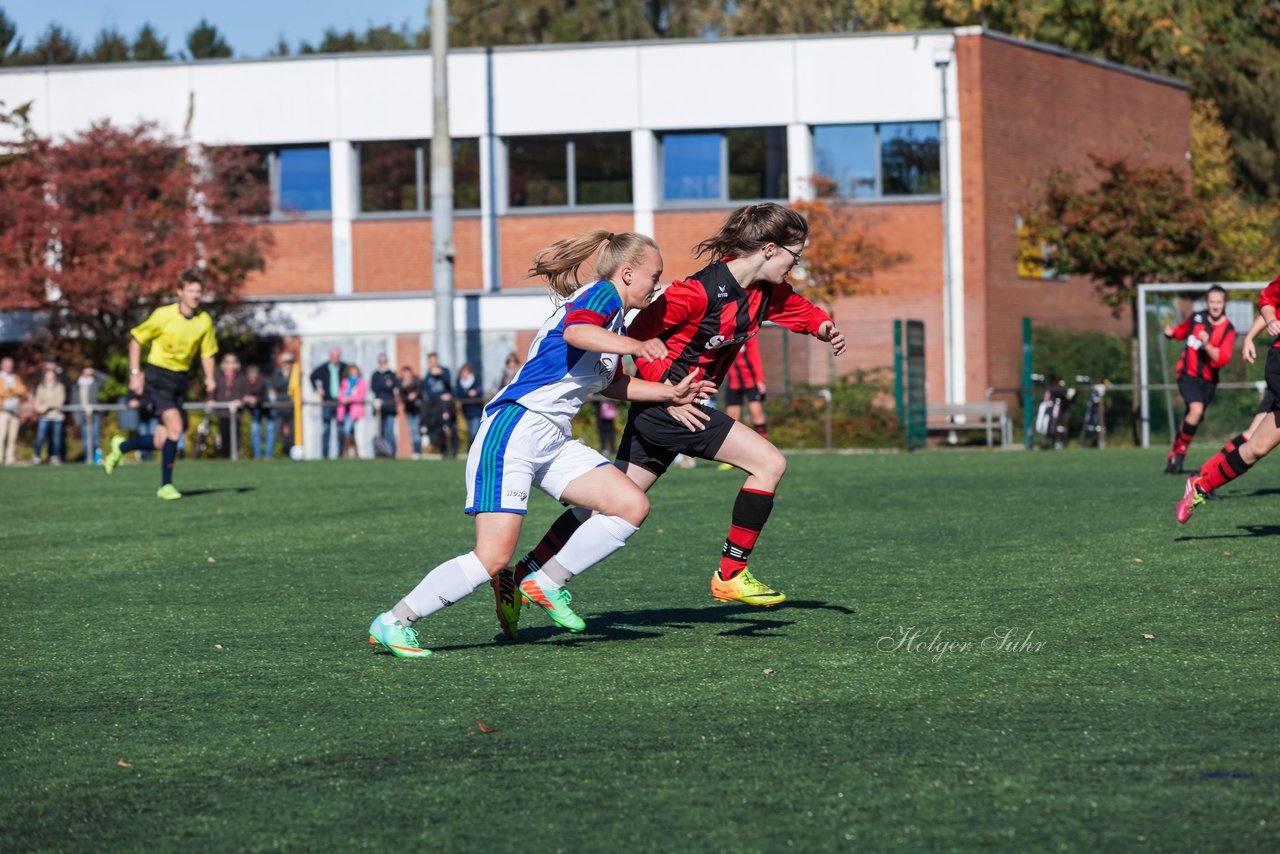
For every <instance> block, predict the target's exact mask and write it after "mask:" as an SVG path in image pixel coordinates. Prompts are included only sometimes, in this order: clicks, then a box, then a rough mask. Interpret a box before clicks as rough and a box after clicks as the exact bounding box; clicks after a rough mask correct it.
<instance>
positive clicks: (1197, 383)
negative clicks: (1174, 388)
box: [1178, 374, 1218, 406]
mask: <svg viewBox="0 0 1280 854" xmlns="http://www.w3.org/2000/svg"><path fill="white" fill-rule="evenodd" d="M1217 391H1218V384H1217V383H1214V382H1210V381H1209V380H1202V379H1197V378H1196V377H1189V376H1186V375H1185V374H1184V375H1183V376H1180V377H1178V394H1180V395H1182V399H1183V400H1185V401H1186V402H1187V403H1203V404H1204V405H1205V406H1208V405H1209V404H1210V403H1212V402H1213V395H1214V394H1215V393H1216V392H1217Z"/></svg>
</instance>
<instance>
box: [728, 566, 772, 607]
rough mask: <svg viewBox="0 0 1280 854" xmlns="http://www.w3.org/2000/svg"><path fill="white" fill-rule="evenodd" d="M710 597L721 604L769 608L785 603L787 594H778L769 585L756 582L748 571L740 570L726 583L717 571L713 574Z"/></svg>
mask: <svg viewBox="0 0 1280 854" xmlns="http://www.w3.org/2000/svg"><path fill="white" fill-rule="evenodd" d="M711 595H712V596H713V597H714V598H716V599H719V600H720V601H721V602H742V603H743V604H746V605H756V606H758V607H760V608H769V607H772V606H774V605H777V604H778V603H779V602H785V601H787V594H785V593H779V592H778V591H777V590H774V589H773V588H772V587H770V586H769V585H767V584H762V583H761V582H759V581H757V580H756V577H755V576H754V575H752V574H751V570H749V569H744V570H742V572H739V573H738V574H737V575H735V576H734V577H733V578H730V579H729V580H728V581H725V580H724V579H722V578H721V577H720V573H719V572H718V571H717V572H713V573H712V574H711Z"/></svg>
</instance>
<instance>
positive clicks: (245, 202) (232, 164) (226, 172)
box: [209, 146, 271, 216]
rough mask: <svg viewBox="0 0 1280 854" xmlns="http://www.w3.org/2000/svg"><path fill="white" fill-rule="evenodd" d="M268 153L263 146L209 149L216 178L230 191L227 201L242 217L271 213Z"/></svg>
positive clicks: (210, 161)
mask: <svg viewBox="0 0 1280 854" xmlns="http://www.w3.org/2000/svg"><path fill="white" fill-rule="evenodd" d="M267 155H268V152H267V151H265V150H263V149H254V148H239V147H236V146H229V147H226V148H211V149H209V163H210V167H211V169H212V171H213V174H214V176H215V179H216V180H217V182H218V183H219V184H220V185H221V186H222V188H223V190H224V191H225V192H226V194H227V203H228V205H229V206H230V208H231V209H232V210H234V211H235V212H236V213H238V214H240V215H241V216H266V215H267V214H269V213H271V179H270V172H269V171H268V169H267Z"/></svg>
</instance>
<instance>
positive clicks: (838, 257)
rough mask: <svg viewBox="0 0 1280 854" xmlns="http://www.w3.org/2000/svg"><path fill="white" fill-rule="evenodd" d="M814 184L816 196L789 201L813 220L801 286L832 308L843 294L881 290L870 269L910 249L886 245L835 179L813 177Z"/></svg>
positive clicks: (895, 260)
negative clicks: (839, 189) (842, 195)
mask: <svg viewBox="0 0 1280 854" xmlns="http://www.w3.org/2000/svg"><path fill="white" fill-rule="evenodd" d="M813 186H814V190H815V195H816V196H817V198H816V199H815V200H814V201H805V202H795V203H793V204H792V205H791V207H793V208H794V209H795V210H796V211H797V212H798V213H799V214H801V215H802V216H803V217H804V218H805V219H806V220H808V221H809V243H808V245H807V246H806V247H805V250H804V272H805V280H804V284H803V285H801V284H799V283H797V290H802V291H803V293H804V296H805V297H806V298H807V299H809V300H812V301H814V302H820V303H822V304H823V305H824V306H826V307H827V308H828V309H830V308H831V306H832V305H834V304H835V302H836V300H837V299H839V298H840V297H842V296H858V295H862V294H874V293H878V289H877V288H876V287H875V286H874V284H873V283H872V282H871V281H870V278H871V276H872V274H873V273H875V271H876V270H882V269H884V268H886V267H891V266H893V265H894V264H898V263H901V262H902V261H905V260H906V259H907V256H906V254H905V253H903V252H899V251H897V250H892V249H889V248H887V247H886V246H885V245H884V243H882V242H881V241H880V239H879V238H877V237H876V236H875V235H873V234H872V233H871V231H870V229H868V228H867V223H866V214H865V212H864V210H862V209H859V208H858V207H857V206H855V205H853V204H850V203H849V202H847V201H844V200H842V199H840V198H839V197H837V196H836V192H835V190H836V185H835V182H834V181H832V180H830V179H828V178H823V177H815V178H814V179H813Z"/></svg>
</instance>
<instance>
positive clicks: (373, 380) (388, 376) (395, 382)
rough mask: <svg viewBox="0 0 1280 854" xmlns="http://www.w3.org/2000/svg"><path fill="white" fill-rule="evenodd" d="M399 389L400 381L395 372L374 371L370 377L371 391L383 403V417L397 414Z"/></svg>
mask: <svg viewBox="0 0 1280 854" xmlns="http://www.w3.org/2000/svg"><path fill="white" fill-rule="evenodd" d="M399 388H400V380H399V379H398V378H397V377H396V372H395V371H391V370H387V371H374V372H373V373H372V374H370V375H369V391H371V392H373V396H374V397H376V398H377V399H378V400H380V401H382V414H383V415H395V414H396V391H397V390H398V389H399Z"/></svg>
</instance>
